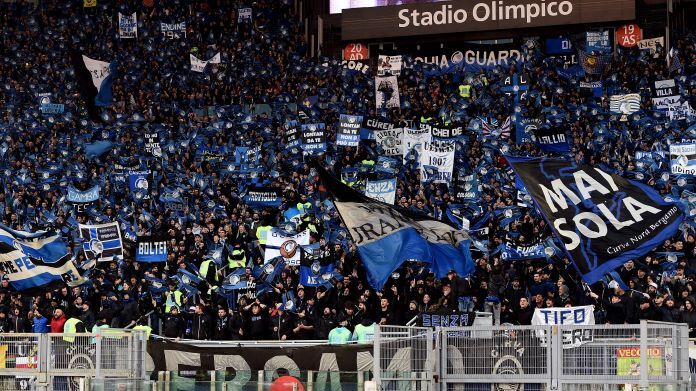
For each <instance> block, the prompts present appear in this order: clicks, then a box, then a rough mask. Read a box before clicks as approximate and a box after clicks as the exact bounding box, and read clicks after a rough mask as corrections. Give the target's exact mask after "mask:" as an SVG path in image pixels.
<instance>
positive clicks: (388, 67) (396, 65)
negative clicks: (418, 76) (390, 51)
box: [377, 55, 402, 76]
mask: <svg viewBox="0 0 696 391" xmlns="http://www.w3.org/2000/svg"><path fill="white" fill-rule="evenodd" d="M401 66H402V63H401V56H384V55H380V56H379V62H378V63H377V76H386V75H394V76H399V75H400V74H401Z"/></svg>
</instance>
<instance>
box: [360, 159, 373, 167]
mask: <svg viewBox="0 0 696 391" xmlns="http://www.w3.org/2000/svg"><path fill="white" fill-rule="evenodd" d="M362 164H364V165H366V166H374V165H375V161H374V160H372V159H365V160H363V161H362Z"/></svg>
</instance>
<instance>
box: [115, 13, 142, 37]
mask: <svg viewBox="0 0 696 391" xmlns="http://www.w3.org/2000/svg"><path fill="white" fill-rule="evenodd" d="M118 35H119V37H121V38H138V15H137V13H135V12H133V14H132V15H123V14H121V13H120V12H119V13H118Z"/></svg>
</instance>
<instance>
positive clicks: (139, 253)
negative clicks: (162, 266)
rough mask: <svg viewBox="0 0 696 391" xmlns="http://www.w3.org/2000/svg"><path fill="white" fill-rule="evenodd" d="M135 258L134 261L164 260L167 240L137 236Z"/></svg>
mask: <svg viewBox="0 0 696 391" xmlns="http://www.w3.org/2000/svg"><path fill="white" fill-rule="evenodd" d="M135 260H136V262H166V261H167V242H166V241H164V240H155V239H151V238H150V239H148V238H139V239H138V248H137V250H136V252H135Z"/></svg>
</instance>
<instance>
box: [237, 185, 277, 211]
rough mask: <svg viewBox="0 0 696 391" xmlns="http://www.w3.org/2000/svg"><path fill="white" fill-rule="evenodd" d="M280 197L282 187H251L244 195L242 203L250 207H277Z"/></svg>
mask: <svg viewBox="0 0 696 391" xmlns="http://www.w3.org/2000/svg"><path fill="white" fill-rule="evenodd" d="M282 197H283V189H281V188H278V187H251V188H249V190H248V191H247V193H246V195H245V196H244V203H246V204H247V205H249V206H252V207H254V206H256V207H266V206H269V207H279V206H280V204H281V203H282V202H283V198H282Z"/></svg>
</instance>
